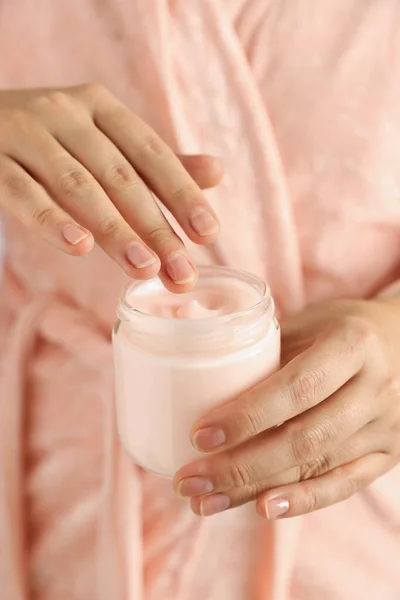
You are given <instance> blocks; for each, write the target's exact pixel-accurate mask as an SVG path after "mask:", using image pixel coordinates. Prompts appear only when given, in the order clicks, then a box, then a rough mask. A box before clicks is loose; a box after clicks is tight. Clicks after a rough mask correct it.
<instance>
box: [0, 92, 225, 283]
mask: <svg viewBox="0 0 400 600" xmlns="http://www.w3.org/2000/svg"><path fill="white" fill-rule="evenodd" d="M221 176H222V172H221V166H220V163H219V161H218V160H217V159H213V158H211V157H207V156H182V157H177V156H176V155H175V154H174V152H173V151H172V150H171V149H170V148H169V147H168V145H166V144H165V143H164V142H163V141H162V140H161V139H160V138H159V137H158V136H157V134H156V133H155V132H154V131H153V130H152V129H151V128H150V127H149V126H148V125H146V123H144V122H143V121H142V120H141V119H140V118H139V117H138V116H137V115H135V114H134V113H132V112H131V111H130V110H129V109H128V108H127V107H126V106H124V104H122V103H121V102H120V101H118V100H117V99H116V98H114V97H113V96H112V94H111V93H110V92H108V91H107V90H106V89H104V88H103V87H102V86H99V85H91V84H88V85H84V86H78V87H74V88H68V89H59V90H47V89H39V90H21V91H0V208H1V209H3V210H6V211H8V212H9V213H12V214H13V215H14V216H15V217H17V218H18V219H19V220H20V221H21V222H22V223H24V224H25V225H26V226H27V227H29V228H30V229H31V230H34V231H36V232H37V233H38V234H39V235H40V236H41V237H42V238H43V239H45V240H46V241H48V242H50V243H51V244H52V245H53V246H56V247H57V248H59V249H61V250H63V251H64V252H67V253H68V254H72V255H75V256H79V255H83V254H86V253H87V252H89V251H90V250H91V248H92V247H93V244H94V241H96V242H97V243H98V244H99V246H101V247H102V248H103V250H104V251H105V252H106V253H107V254H109V255H110V256H111V257H112V258H113V259H114V260H115V261H116V262H117V263H118V264H119V265H120V266H121V267H122V268H123V269H124V271H125V272H126V273H127V274H128V275H129V276H130V277H133V278H135V279H149V278H151V277H154V276H155V275H157V273H158V272H159V273H160V277H161V279H162V281H163V283H164V285H165V286H166V287H167V288H168V289H170V290H171V291H173V292H186V291H188V290H189V289H190V288H191V287H192V285H193V283H194V281H195V279H196V270H195V267H194V266H193V264H192V263H191V261H190V258H189V257H188V255H187V252H186V249H185V246H184V244H183V242H182V240H181V239H180V238H179V236H178V235H177V234H176V233H175V231H174V230H173V229H172V227H171V226H170V224H169V223H168V221H167V219H166V218H165V217H164V215H163V213H162V211H161V210H160V208H159V206H158V204H157V202H156V200H155V198H154V196H153V194H152V193H151V192H153V193H154V194H155V195H156V196H157V198H158V199H159V200H160V201H161V202H162V203H163V204H164V205H165V206H166V207H167V208H168V209H169V210H170V212H171V213H172V214H173V215H174V217H175V218H176V220H177V221H178V223H179V224H180V225H181V227H182V228H183V230H184V231H185V233H186V234H187V235H188V237H189V238H190V239H191V240H192V241H193V242H195V243H197V244H209V243H211V242H213V241H215V239H216V237H217V235H218V232H219V224H218V219H217V217H216V215H215V213H214V212H213V210H212V209H211V207H210V206H209V204H208V203H207V201H206V200H205V198H204V197H203V195H202V193H201V191H200V188H201V187H202V188H205V187H212V186H213V185H216V184H217V183H218V182H219V181H220V179H221Z"/></svg>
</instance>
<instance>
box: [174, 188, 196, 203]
mask: <svg viewBox="0 0 400 600" xmlns="http://www.w3.org/2000/svg"><path fill="white" fill-rule="evenodd" d="M172 198H173V199H174V200H175V201H176V202H179V204H185V205H190V204H193V203H194V202H195V201H196V200H197V198H198V194H197V193H196V191H195V190H194V189H193V188H192V187H190V186H187V187H183V188H179V189H178V190H175V191H174V192H173V194H172Z"/></svg>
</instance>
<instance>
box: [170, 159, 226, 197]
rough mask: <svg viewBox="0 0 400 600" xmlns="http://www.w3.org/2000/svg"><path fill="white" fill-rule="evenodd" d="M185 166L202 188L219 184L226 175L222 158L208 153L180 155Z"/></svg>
mask: <svg viewBox="0 0 400 600" xmlns="http://www.w3.org/2000/svg"><path fill="white" fill-rule="evenodd" d="M179 158H180V160H181V162H182V164H183V166H184V167H185V169H186V170H187V172H188V173H189V174H190V175H191V177H192V178H193V179H194V180H195V181H196V183H197V185H198V186H199V187H200V188H201V189H207V188H211V187H214V186H216V185H218V184H219V183H220V182H221V180H222V177H223V175H224V166H223V162H222V160H221V159H220V158H217V157H215V156H210V155H208V154H193V155H184V156H182V155H181V156H179Z"/></svg>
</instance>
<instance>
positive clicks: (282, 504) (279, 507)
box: [265, 498, 290, 519]
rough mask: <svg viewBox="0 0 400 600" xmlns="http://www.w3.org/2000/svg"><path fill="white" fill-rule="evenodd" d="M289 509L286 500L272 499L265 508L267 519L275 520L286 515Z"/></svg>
mask: <svg viewBox="0 0 400 600" xmlns="http://www.w3.org/2000/svg"><path fill="white" fill-rule="evenodd" d="M289 508H290V504H289V500H286V498H273V499H272V500H269V502H267V504H266V506H265V513H266V516H267V519H277V518H278V517H281V516H282V515H284V514H285V513H287V512H288V510H289Z"/></svg>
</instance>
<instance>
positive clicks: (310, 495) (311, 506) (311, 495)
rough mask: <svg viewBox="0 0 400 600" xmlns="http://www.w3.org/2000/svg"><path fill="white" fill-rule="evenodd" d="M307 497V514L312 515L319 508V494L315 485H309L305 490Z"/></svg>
mask: <svg viewBox="0 0 400 600" xmlns="http://www.w3.org/2000/svg"><path fill="white" fill-rule="evenodd" d="M304 492H305V497H306V506H305V511H304V512H306V513H311V512H313V511H314V510H317V508H318V493H317V491H316V489H315V487H314V486H313V485H307V486H306V487H305V489H304Z"/></svg>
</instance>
